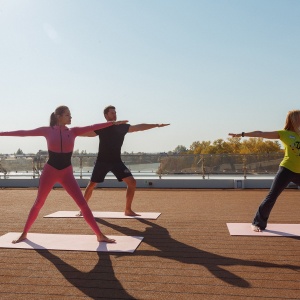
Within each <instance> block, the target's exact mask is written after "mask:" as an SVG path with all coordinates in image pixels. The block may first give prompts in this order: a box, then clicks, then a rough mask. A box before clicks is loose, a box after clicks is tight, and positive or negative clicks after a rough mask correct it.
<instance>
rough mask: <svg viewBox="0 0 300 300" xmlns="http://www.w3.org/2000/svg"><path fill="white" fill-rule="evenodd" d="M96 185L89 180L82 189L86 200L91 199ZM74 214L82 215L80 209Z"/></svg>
mask: <svg viewBox="0 0 300 300" xmlns="http://www.w3.org/2000/svg"><path fill="white" fill-rule="evenodd" d="M96 185H97V182H92V181H90V182H89V184H88V185H87V187H86V189H85V191H84V195H83V197H84V199H85V201H86V202H88V201H89V200H90V199H91V197H92V194H93V191H94V188H95V186H96ZM76 216H77V217H82V213H81V211H80V212H79V213H78V214H77V215H76Z"/></svg>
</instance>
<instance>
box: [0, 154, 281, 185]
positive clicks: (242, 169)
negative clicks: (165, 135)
mask: <svg viewBox="0 0 300 300" xmlns="http://www.w3.org/2000/svg"><path fill="white" fill-rule="evenodd" d="M96 158H97V155H96V154H86V155H83V154H73V156H72V165H73V169H74V174H75V177H77V178H83V177H84V176H89V175H90V174H91V172H92V170H93V167H94V164H95V161H96ZM282 158H283V154H282V153H264V154H246V155H239V154H200V155H199V154H198V155H191V154H165V153H163V154H124V155H122V160H123V161H124V163H125V164H126V166H127V167H128V168H129V169H130V170H131V172H132V173H137V174H155V175H157V176H159V177H161V176H163V175H170V174H174V175H175V174H180V175H200V176H202V178H203V179H204V178H206V177H209V176H210V175H242V176H244V178H246V177H247V176H248V175H273V174H275V173H276V172H277V170H278V165H279V164H280V162H281V160H282ZM47 159H48V156H47V154H40V153H38V154H37V155H33V154H29V155H26V154H24V155H0V179H7V178H12V177H14V178H15V177H18V176H23V177H24V176H25V177H28V178H38V177H39V176H40V174H41V171H42V169H43V167H44V164H45V163H46V161H47Z"/></svg>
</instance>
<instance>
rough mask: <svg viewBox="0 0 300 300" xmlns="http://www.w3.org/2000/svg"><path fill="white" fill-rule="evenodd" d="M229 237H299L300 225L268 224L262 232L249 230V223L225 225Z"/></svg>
mask: <svg viewBox="0 0 300 300" xmlns="http://www.w3.org/2000/svg"><path fill="white" fill-rule="evenodd" d="M227 227H228V230H229V233H230V235H245V236H300V224H268V226H267V228H266V229H265V230H263V231H262V232H255V231H253V230H252V229H251V224H250V223H227Z"/></svg>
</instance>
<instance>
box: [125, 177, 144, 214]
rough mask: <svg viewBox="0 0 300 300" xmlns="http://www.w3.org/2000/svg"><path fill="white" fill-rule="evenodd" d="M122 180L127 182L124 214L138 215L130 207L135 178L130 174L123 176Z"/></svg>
mask: <svg viewBox="0 0 300 300" xmlns="http://www.w3.org/2000/svg"><path fill="white" fill-rule="evenodd" d="M123 181H124V182H125V183H126V184H127V191H126V207H125V216H133V217H134V216H140V215H139V214H137V213H135V212H134V211H133V210H132V209H131V205H132V201H133V197H134V193H135V188H136V180H135V179H134V178H133V176H130V177H126V178H123Z"/></svg>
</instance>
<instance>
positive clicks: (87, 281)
mask: <svg viewBox="0 0 300 300" xmlns="http://www.w3.org/2000/svg"><path fill="white" fill-rule="evenodd" d="M28 244H31V245H33V244H34V243H32V242H30V241H28ZM36 252H37V253H38V254H39V255H41V256H42V257H44V258H46V259H48V260H49V261H50V262H51V263H52V264H53V265H54V266H55V267H56V268H57V270H58V271H59V272H60V273H61V274H62V275H63V276H64V278H65V279H66V280H68V281H69V282H70V284H72V285H73V286H74V287H76V288H77V289H79V290H80V291H81V292H83V293H84V294H85V295H86V296H88V297H89V298H91V299H99V297H101V298H104V299H110V298H113V299H136V298H134V297H132V296H131V295H130V294H128V293H127V292H126V290H125V289H124V287H123V286H122V284H121V283H120V281H119V280H118V279H117V278H116V276H115V273H114V269H113V267H112V262H111V259H110V253H105V252H101V253H100V252H97V255H98V257H99V259H98V262H97V263H96V264H95V267H94V268H93V269H92V270H90V271H89V272H82V271H79V270H78V269H76V268H74V267H72V266H71V265H70V264H68V263H66V262H65V261H63V260H62V259H61V258H60V257H59V256H57V255H55V254H53V253H51V252H50V251H48V250H47V249H43V250H36Z"/></svg>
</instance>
